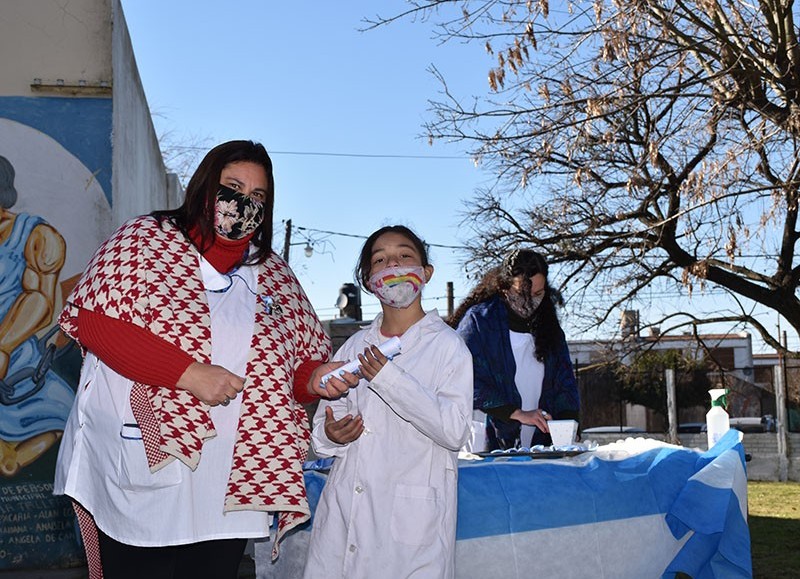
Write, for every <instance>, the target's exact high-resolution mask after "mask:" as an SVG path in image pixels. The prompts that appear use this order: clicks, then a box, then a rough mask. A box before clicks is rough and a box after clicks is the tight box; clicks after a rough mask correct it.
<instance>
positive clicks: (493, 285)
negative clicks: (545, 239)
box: [447, 249, 563, 360]
mask: <svg viewBox="0 0 800 579" xmlns="http://www.w3.org/2000/svg"><path fill="white" fill-rule="evenodd" d="M547 271H548V267H547V262H546V261H545V259H544V257H542V256H541V255H540V254H539V253H537V252H535V251H533V250H531V249H515V250H513V251H511V252H509V253H508V254H506V256H505V258H504V259H503V262H502V264H500V265H499V266H497V267H494V268H492V269H490V270H489V271H487V272H486V273H485V274H484V276H483V277H482V278H481V280H480V281H479V282H478V284H477V285H476V286H475V287H474V288H472V291H471V292H470V293H469V295H467V297H466V298H464V301H463V302H461V304H460V305H459V306H458V308H456V311H455V312H453V315H452V316H450V318H449V319H448V320H447V323H448V324H450V326H452V327H454V328H457V327H458V324H459V322H460V321H461V319H462V318H463V317H464V315H465V314H466V313H467V310H469V308H471V307H472V306H474V305H477V304H479V303H483V302H488V301H489V300H491V299H492V298H494V297H495V296H501V297H502V296H503V293H504V291H505V290H507V289H509V288H510V287H511V284H512V282H513V278H514V277H516V276H518V275H522V276H525V277H526V278H531V277H533V276H534V275H536V274H539V273H540V274H542V275H543V276H544V279H545V285H544V287H545V291H544V298H543V299H542V303H541V305H539V307H538V308H537V309H536V313H535V314H534V315H533V318H532V319H531V323H530V332H531V334H533V336H534V343H535V348H536V359H537V360H543V359H544V356H545V354H546V353H547V351H548V350H549V349H550V347H552V346H553V345H554V344H557V343H558V341H557V340H554V339H553V338H554V337H555V336H557V335H558V333H560V332H561V331H562V330H561V325H560V324H559V322H558V316H557V315H556V305H562V303H563V299H562V297H561V293H560V292H558V291H557V290H555V289H553V288H552V287H551V286H550V281H549V280H548V279H547Z"/></svg>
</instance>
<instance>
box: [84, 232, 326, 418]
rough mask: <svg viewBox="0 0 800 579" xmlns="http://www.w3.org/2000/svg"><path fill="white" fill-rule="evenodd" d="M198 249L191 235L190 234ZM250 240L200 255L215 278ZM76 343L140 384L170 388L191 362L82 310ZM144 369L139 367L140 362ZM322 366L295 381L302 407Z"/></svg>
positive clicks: (218, 245)
mask: <svg viewBox="0 0 800 579" xmlns="http://www.w3.org/2000/svg"><path fill="white" fill-rule="evenodd" d="M190 237H191V238H192V241H194V242H195V245H197V246H199V237H198V235H197V231H196V230H192V231H191V232H190ZM251 238H252V235H249V236H247V237H245V238H243V239H236V240H231V239H224V238H221V237H219V236H215V237H214V244H213V245H212V246H211V247H210V248H208V249H207V250H206V251H205V252H204V253H203V257H205V258H206V259H207V260H208V262H209V263H210V264H211V265H213V266H214V269H216V270H217V271H219V272H228V271H230V270H231V269H233V266H235V265H236V264H237V263H239V260H241V258H242V255H243V254H244V252H245V250H246V249H247V246H248V244H249V243H250V239H251ZM78 339H79V340H80V342H81V344H82V345H83V346H84V347H85V348H86V349H88V350H89V351H91V352H92V353H94V354H95V355H96V356H97V357H98V358H100V359H101V360H103V362H104V363H106V364H107V365H108V366H109V367H110V368H112V369H113V370H114V371H115V372H117V373H119V374H121V375H122V376H125V377H127V378H129V379H131V380H135V381H136V382H141V383H142V384H151V385H157V386H167V387H170V388H174V387H175V385H176V384H177V383H178V380H179V379H180V377H181V376H182V375H183V373H184V372H185V371H186V369H187V368H188V367H189V366H190V365H191V364H192V362H194V361H195V360H194V358H192V356H190V355H189V354H188V353H186V352H184V351H183V350H181V349H180V348H179V347H177V346H175V345H174V344H171V343H170V342H167V341H166V340H164V339H162V338H160V337H158V336H156V335H155V334H153V333H151V332H149V331H148V330H145V329H144V328H140V327H139V326H136V325H134V324H131V323H128V322H123V321H121V320H117V319H115V318H111V317H108V316H105V315H103V314H98V313H95V312H92V311H90V310H86V309H81V310H80V311H79V312H78ZM143 360H146V361H147V363H146V364H143V363H142V361H143ZM321 363H322V362H321V361H318V360H308V361H307V362H304V363H303V364H301V365H300V367H299V368H297V370H296V371H295V375H294V384H293V390H294V396H295V399H296V400H297V401H298V402H300V403H302V404H307V403H309V402H312V401H314V400H315V399H316V397H314V396H313V395H312V394H310V393H309V392H308V389H307V385H308V380H309V379H310V378H311V373H312V372H313V371H314V369H315V368H317V367H318V366H319V365H320V364H321Z"/></svg>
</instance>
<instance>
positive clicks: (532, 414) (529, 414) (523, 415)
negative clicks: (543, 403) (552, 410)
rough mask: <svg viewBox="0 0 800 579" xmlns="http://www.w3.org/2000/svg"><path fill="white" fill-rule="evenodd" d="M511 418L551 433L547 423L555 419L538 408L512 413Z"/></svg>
mask: <svg viewBox="0 0 800 579" xmlns="http://www.w3.org/2000/svg"><path fill="white" fill-rule="evenodd" d="M510 418H511V419H512V420H517V421H518V422H521V423H522V424H525V425H527V426H535V427H536V428H538V429H539V430H541V431H542V432H550V428H548V426H547V421H548V420H550V419H551V418H553V417H552V416H550V415H549V414H548V413H547V412H546V411H544V410H542V409H540V408H537V409H536V410H515V411H514V412H512V413H511V417H510Z"/></svg>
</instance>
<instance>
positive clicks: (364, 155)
mask: <svg viewBox="0 0 800 579" xmlns="http://www.w3.org/2000/svg"><path fill="white" fill-rule="evenodd" d="M169 148H170V149H180V150H183V151H206V150H208V147H196V146H191V145H171V146H170V147H169ZM269 154H270V155H301V156H307V157H311V156H314V157H355V158H360V159H450V160H457V161H469V160H470V157H467V156H464V155H400V154H396V153H332V152H330V151H269Z"/></svg>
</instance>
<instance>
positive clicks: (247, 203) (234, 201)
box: [214, 185, 264, 239]
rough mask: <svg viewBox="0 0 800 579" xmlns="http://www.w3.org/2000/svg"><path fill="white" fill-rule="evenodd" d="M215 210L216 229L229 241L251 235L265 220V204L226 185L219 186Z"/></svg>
mask: <svg viewBox="0 0 800 579" xmlns="http://www.w3.org/2000/svg"><path fill="white" fill-rule="evenodd" d="M214 208H215V209H214V229H215V230H216V232H217V233H218V234H219V235H221V236H222V237H227V238H228V239H241V238H243V237H246V236H247V235H250V234H251V233H252V232H253V231H255V230H256V228H258V226H259V225H261V222H262V221H263V219H264V204H263V203H259V202H258V201H256V200H255V199H253V198H252V197H248V196H247V195H245V194H244V193H239V192H238V191H234V190H233V189H231V188H230V187H225V186H224V185H220V186H219V191H217V200H216V203H215V204H214Z"/></svg>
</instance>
